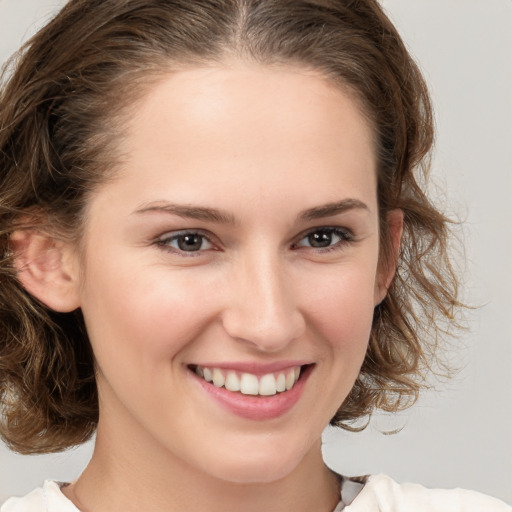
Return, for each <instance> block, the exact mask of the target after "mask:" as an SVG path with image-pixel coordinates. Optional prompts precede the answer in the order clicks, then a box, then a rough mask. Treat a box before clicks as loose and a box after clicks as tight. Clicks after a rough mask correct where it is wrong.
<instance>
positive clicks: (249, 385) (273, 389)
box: [195, 366, 300, 396]
mask: <svg viewBox="0 0 512 512" xmlns="http://www.w3.org/2000/svg"><path fill="white" fill-rule="evenodd" d="M195 371H196V373H197V375H199V376H200V377H202V378H203V379H204V380H206V381H207V382H212V383H213V384H214V385H215V386H217V387H218V388H221V387H225V388H226V389H227V390H228V391H240V392H241V393H242V394H244V395H263V396H270V395H275V394H276V393H280V392H282V391H288V390H289V389H291V388H292V387H293V385H294V384H295V383H296V382H297V380H298V379H299V375H300V366H294V367H293V368H289V369H287V370H285V371H281V372H276V373H267V374H266V375H263V376H261V377H258V376H256V375H254V374H252V373H237V372H236V371H234V370H221V369H219V368H207V367H203V366H196V369H195Z"/></svg>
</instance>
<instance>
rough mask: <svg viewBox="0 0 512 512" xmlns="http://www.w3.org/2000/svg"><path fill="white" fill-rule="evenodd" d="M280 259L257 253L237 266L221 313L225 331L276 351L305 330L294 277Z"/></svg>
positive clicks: (268, 350) (244, 340) (239, 338)
mask: <svg viewBox="0 0 512 512" xmlns="http://www.w3.org/2000/svg"><path fill="white" fill-rule="evenodd" d="M285 270H286V269H285V268H284V265H283V264H282V263H281V262H280V261H279V258H271V257H268V256H266V255H265V254H261V253H260V254H257V255H255V256H253V257H249V258H245V259H243V260H242V261H239V262H238V263H237V265H236V270H235V271H234V272H233V273H232V274H231V276H230V290H231V291H230V293H229V299H228V304H227V305H226V308H225V310H224V312H223V319H222V320H223V326H224V329H225V330H226V332H227V333H228V334H229V335H230V336H231V337H232V338H236V339H238V340H240V341H243V342H245V343H248V344H250V345H252V346H254V348H257V349H258V350H260V351H263V352H278V351H280V350H283V349H284V348H285V347H286V346H287V345H288V344H289V343H291V342H292V341H294V340H296V339H297V338H299V337H300V336H301V335H302V334H303V333H304V331H305V320H304V317H303V315H302V313H301V311H300V309H299V308H298V306H297V297H296V294H294V292H293V288H294V286H293V284H294V283H293V279H292V277H291V276H290V274H289V273H287V272H286V271H285Z"/></svg>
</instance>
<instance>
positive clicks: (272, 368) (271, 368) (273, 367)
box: [189, 360, 311, 375]
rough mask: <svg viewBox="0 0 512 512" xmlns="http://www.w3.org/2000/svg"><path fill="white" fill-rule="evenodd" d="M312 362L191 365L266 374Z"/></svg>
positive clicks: (205, 363)
mask: <svg viewBox="0 0 512 512" xmlns="http://www.w3.org/2000/svg"><path fill="white" fill-rule="evenodd" d="M308 364H311V361H306V360H288V361H275V362H271V363H256V362H242V361H240V362H225V361H224V362H211V363H210V362H204V363H196V364H192V365H189V366H193V367H195V366H201V367H202V368H218V369H219V370H226V371H227V370H233V371H236V372H241V373H252V374H253V375H266V374H267V373H275V372H280V371H283V370H288V369H290V368H294V367H296V366H304V365H308Z"/></svg>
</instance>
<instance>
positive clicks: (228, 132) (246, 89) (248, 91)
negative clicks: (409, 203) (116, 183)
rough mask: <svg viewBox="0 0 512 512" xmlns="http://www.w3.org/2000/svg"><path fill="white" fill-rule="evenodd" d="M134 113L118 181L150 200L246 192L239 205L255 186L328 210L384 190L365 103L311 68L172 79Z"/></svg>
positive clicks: (225, 71) (222, 71) (203, 72)
mask: <svg viewBox="0 0 512 512" xmlns="http://www.w3.org/2000/svg"><path fill="white" fill-rule="evenodd" d="M130 114H131V117H130V119H129V122H128V126H127V127H126V129H125V136H124V138H123V142H122V146H123V148H122V153H123V154H124V155H125V158H124V161H123V163H122V165H121V172H120V174H121V176H123V175H129V176H130V179H131V184H132V188H133V190H134V191H137V193H138V195H144V194H146V195H147V196H148V197H144V198H143V199H142V200H143V201H144V200H147V201H151V200H154V199H155V197H154V196H155V194H158V192H161V193H162V196H163V195H165V194H168V195H169V194H171V195H172V196H173V199H179V200H182V199H184V200H187V197H184V198H180V197H176V196H177V195H180V193H181V192H183V194H184V195H186V194H187V193H188V194H189V193H190V191H191V189H192V188H193V189H194V198H197V199H199V200H201V201H203V202H208V199H210V198H211V197H214V196H215V193H216V192H219V193H221V192H222V193H224V192H225V191H226V190H227V186H229V185H235V186H237V185H239V186H240V189H239V191H238V192H239V195H240V197H242V196H243V195H244V188H243V187H247V186H250V187H252V190H253V191H254V190H260V191H265V194H266V195H267V196H268V194H269V191H271V190H275V191H276V194H277V195H279V194H283V193H287V191H289V192H290V193H291V194H293V193H295V192H297V193H298V196H297V197H296V199H298V200H301V201H303V202H304V201H306V202H307V201H309V202H311V203H315V201H316V203H323V202H326V201H329V200H333V201H336V200H339V199H340V194H341V195H342V196H347V195H350V196H357V195H358V194H359V195H365V194H366V195H368V190H370V191H371V193H373V192H374V190H375V187H376V179H375V151H374V147H373V133H372V128H371V126H370V123H369V122H368V121H367V119H366V117H365V116H364V115H363V114H362V112H361V109H360V108H359V104H358V102H357V101H356V100H355V99H354V98H353V97H352V96H351V95H350V94H348V93H347V92H346V91H343V90H342V89H340V88H339V87H337V86H335V85H334V84H332V83H331V82H330V81H328V80H327V79H325V78H324V77H323V76H322V75H320V74H319V73H316V72H313V71H310V70H307V69H302V68H293V67H280V68H275V67H268V66H258V65H233V66H224V67H220V66H219V67H208V68H193V69H185V70H181V71H178V72H173V73H169V74H167V75H165V76H163V77H162V78H161V79H160V80H159V81H158V82H156V83H155V84H153V85H152V86H151V87H149V88H148V89H147V90H146V92H145V94H144V96H143V97H142V98H140V99H139V101H138V102H137V103H136V104H135V105H133V106H132V108H131V111H130ZM322 183H324V184H325V186H322ZM338 184H339V187H338ZM326 188H327V192H326ZM344 189H348V190H344ZM330 190H331V191H332V194H331V195H332V197H326V195H327V196H328V195H329V191H330ZM315 194H316V195H318V196H319V197H318V198H315V197H314V196H315ZM299 196H300V197H299ZM308 198H309V199H308ZM162 199H165V198H164V197H162ZM361 199H364V200H365V202H368V197H365V198H361ZM302 206H304V207H307V206H308V205H307V204H303V205H302Z"/></svg>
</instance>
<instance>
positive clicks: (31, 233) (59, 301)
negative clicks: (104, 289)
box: [9, 229, 80, 313]
mask: <svg viewBox="0 0 512 512" xmlns="http://www.w3.org/2000/svg"><path fill="white" fill-rule="evenodd" d="M9 247H10V250H11V251H12V253H13V256H14V267H15V269H16V271H17V276H18V279H19V281H20V282H21V284H22V285H23V287H24V288H25V289H26V290H27V291H28V292H29V293H30V294H31V295H33V296H34V297H36V298H37V299H39V300H40V301H41V302H43V303H44V304H46V305H47V306H48V307H49V308H51V309H53V310H54V311H58V312H60V313H66V312H69V311H73V310H75V309H77V308H78V307H79V305H80V300H79V293H78V265H77V256H76V255H75V251H73V248H72V247H71V245H70V244H67V243H65V242H63V241H62V240H56V239H55V238H53V237H52V236H51V235H49V234H47V233H45V232H42V231H38V230H35V229H28V230H20V231H15V232H14V233H13V234H12V235H11V236H10V239H9Z"/></svg>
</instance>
